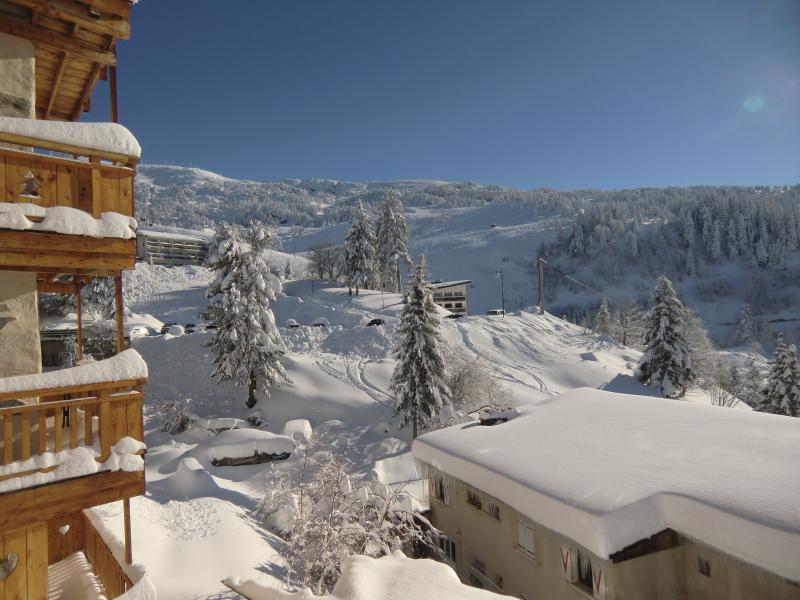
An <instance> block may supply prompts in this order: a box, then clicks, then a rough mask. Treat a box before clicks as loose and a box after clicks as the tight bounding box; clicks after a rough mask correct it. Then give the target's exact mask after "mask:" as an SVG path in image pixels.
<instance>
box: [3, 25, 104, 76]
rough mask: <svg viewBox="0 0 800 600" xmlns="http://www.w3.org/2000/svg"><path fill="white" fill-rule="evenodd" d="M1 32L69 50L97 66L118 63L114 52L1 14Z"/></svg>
mask: <svg viewBox="0 0 800 600" xmlns="http://www.w3.org/2000/svg"><path fill="white" fill-rule="evenodd" d="M0 32H2V33H7V34H8V35H13V36H16V37H21V38H25V39H26V40H29V41H31V42H33V43H34V44H41V45H42V46H49V47H50V48H55V49H57V50H61V51H66V52H69V53H71V54H74V55H75V56H79V57H81V58H83V59H85V60H88V61H89V62H93V63H96V65H95V66H96V67H98V68H99V66H100V65H115V64H117V57H116V56H115V55H114V53H113V52H110V51H108V50H98V49H97V48H95V47H93V46H91V45H89V44H86V43H84V42H81V41H80V40H77V39H73V38H71V37H69V36H67V35H64V34H62V33H56V32H55V31H50V30H47V29H43V28H41V27H33V26H31V25H29V24H28V23H25V22H23V21H18V20H15V19H13V18H11V17H7V16H5V15H0Z"/></svg>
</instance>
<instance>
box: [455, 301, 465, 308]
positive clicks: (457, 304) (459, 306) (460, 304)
mask: <svg viewBox="0 0 800 600" xmlns="http://www.w3.org/2000/svg"><path fill="white" fill-rule="evenodd" d="M463 306H464V303H463V302H456V308H462V307H463Z"/></svg>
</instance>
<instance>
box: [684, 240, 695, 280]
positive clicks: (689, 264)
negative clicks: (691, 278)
mask: <svg viewBox="0 0 800 600" xmlns="http://www.w3.org/2000/svg"><path fill="white" fill-rule="evenodd" d="M695 273H696V265H695V262H694V250H693V249H692V246H689V247H688V248H687V250H686V274H687V275H694V274H695Z"/></svg>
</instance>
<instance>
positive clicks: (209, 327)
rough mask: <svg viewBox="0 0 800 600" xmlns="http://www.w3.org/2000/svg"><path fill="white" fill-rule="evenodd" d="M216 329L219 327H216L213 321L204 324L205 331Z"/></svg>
mask: <svg viewBox="0 0 800 600" xmlns="http://www.w3.org/2000/svg"><path fill="white" fill-rule="evenodd" d="M217 329H219V327H217V326H216V325H214V324H213V323H209V324H208V325H206V331H216V330H217Z"/></svg>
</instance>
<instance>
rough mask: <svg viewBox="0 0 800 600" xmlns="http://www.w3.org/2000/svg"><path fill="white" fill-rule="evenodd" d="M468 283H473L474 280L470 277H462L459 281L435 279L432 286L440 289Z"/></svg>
mask: <svg viewBox="0 0 800 600" xmlns="http://www.w3.org/2000/svg"><path fill="white" fill-rule="evenodd" d="M467 283H472V281H470V280H469V279H461V280H458V281H435V282H432V283H431V287H432V288H434V289H437V290H438V289H441V288H448V287H455V286H457V285H465V284H467Z"/></svg>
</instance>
